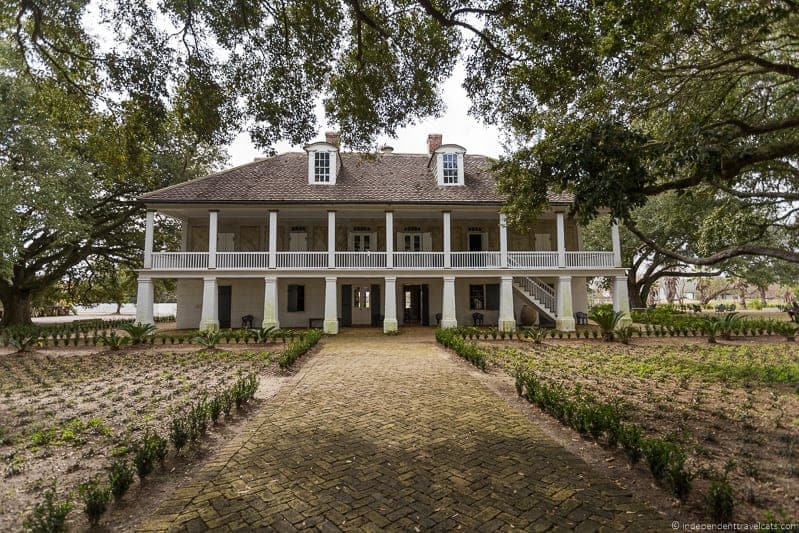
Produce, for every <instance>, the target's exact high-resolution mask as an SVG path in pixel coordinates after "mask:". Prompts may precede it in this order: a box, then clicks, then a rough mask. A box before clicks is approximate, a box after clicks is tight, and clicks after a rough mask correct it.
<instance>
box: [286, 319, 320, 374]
mask: <svg viewBox="0 0 799 533" xmlns="http://www.w3.org/2000/svg"><path fill="white" fill-rule="evenodd" d="M321 338H322V331H321V330H318V329H312V330H310V331H308V332H307V333H305V334H304V335H302V336H301V337H300V339H299V340H298V341H295V342H292V343H291V344H289V345H288V347H287V348H286V349H285V350H283V353H281V354H280V357H278V360H277V364H278V365H280V368H282V369H284V370H285V369H287V368H289V367H290V366H291V365H293V364H294V362H295V361H296V360H297V359H299V358H300V357H302V356H303V355H305V353H306V352H307V351H308V350H310V349H311V348H313V347H314V346H316V343H317V342H319V340H320V339H321Z"/></svg>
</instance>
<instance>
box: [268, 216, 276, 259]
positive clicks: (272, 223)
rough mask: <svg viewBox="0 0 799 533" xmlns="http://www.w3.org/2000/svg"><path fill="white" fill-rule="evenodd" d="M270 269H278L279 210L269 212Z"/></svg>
mask: <svg viewBox="0 0 799 533" xmlns="http://www.w3.org/2000/svg"><path fill="white" fill-rule="evenodd" d="M269 268H277V210H276V209H271V210H270V211H269Z"/></svg>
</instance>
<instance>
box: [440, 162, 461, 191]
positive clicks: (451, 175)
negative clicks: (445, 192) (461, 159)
mask: <svg viewBox="0 0 799 533" xmlns="http://www.w3.org/2000/svg"><path fill="white" fill-rule="evenodd" d="M441 174H442V178H441V179H442V181H443V182H444V185H457V184H458V154H441Z"/></svg>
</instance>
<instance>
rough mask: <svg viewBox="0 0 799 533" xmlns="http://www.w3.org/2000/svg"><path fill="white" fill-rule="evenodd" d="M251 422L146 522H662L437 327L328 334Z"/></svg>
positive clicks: (352, 525) (333, 525)
mask: <svg viewBox="0 0 799 533" xmlns="http://www.w3.org/2000/svg"><path fill="white" fill-rule="evenodd" d="M248 426H249V430H248V431H247V433H245V434H241V435H240V436H239V437H237V438H236V439H234V440H232V441H231V442H230V443H229V444H228V445H227V446H226V447H225V448H224V449H223V450H222V451H221V452H220V453H219V454H218V455H217V456H216V457H215V458H214V459H213V460H212V461H210V462H209V463H208V464H207V466H206V467H205V468H204V470H203V471H202V472H200V473H199V474H198V475H197V476H196V477H195V481H193V482H191V483H189V484H187V485H185V486H183V487H181V488H180V489H178V490H176V491H175V493H174V496H173V497H172V498H170V499H168V500H167V501H165V502H164V503H163V505H162V506H161V507H160V508H159V509H158V510H157V511H156V513H155V514H154V516H153V517H152V518H151V519H150V520H149V521H148V522H147V523H146V524H145V525H144V527H143V529H147V530H158V529H175V528H184V529H188V530H196V529H206V528H231V529H238V528H249V527H256V526H260V527H266V528H270V529H279V530H293V529H300V528H304V527H311V526H313V527H318V528H321V529H326V530H331V531H334V530H338V529H367V530H368V529H382V528H390V529H410V530H413V529H414V528H416V529H418V530H421V529H429V528H438V529H453V528H458V527H460V528H464V529H467V530H473V529H476V528H481V529H489V530H490V529H496V528H509V527H515V528H525V529H528V530H544V529H548V528H552V527H559V528H562V527H575V528H580V529H586V530H593V529H597V528H599V527H600V526H602V525H607V526H610V527H613V528H616V529H623V528H629V529H632V530H636V531H637V530H641V529H644V528H647V529H648V528H653V527H657V528H660V529H662V528H663V527H664V526H665V523H664V522H663V521H662V519H660V518H659V517H658V516H657V515H656V514H655V513H654V511H651V510H650V509H648V508H647V507H645V506H644V505H643V504H641V503H639V502H638V501H637V500H635V499H634V498H633V497H632V495H631V494H629V493H628V492H626V491H624V490H622V489H620V488H619V487H618V486H616V485H614V484H612V483H611V482H610V481H608V480H607V478H605V477H603V476H601V475H599V474H597V473H595V472H594V471H593V470H592V469H591V468H590V467H588V466H587V465H586V464H585V463H584V462H582V461H581V460H580V459H578V458H577V457H575V456H574V455H572V454H570V453H569V452H567V451H565V450H564V449H563V448H562V447H560V446H559V445H557V444H555V443H554V441H552V440H551V439H550V438H549V437H547V436H546V435H545V434H544V433H543V432H542V431H541V430H540V429H538V428H537V427H536V426H535V425H533V424H532V423H530V421H529V420H528V419H527V418H526V417H525V416H524V415H523V414H521V413H520V412H518V411H517V410H515V409H513V408H512V407H510V406H509V405H508V404H507V403H506V402H505V401H504V400H503V399H502V398H500V397H499V396H497V395H496V394H494V393H492V392H490V391H489V390H487V389H486V388H485V387H483V386H482V385H481V384H480V382H479V381H478V380H476V379H475V378H474V377H472V376H471V375H469V373H468V372H467V371H466V370H464V368H463V367H461V366H459V365H458V364H456V363H455V362H454V361H453V360H452V358H451V357H450V356H449V355H448V354H447V353H446V352H444V351H443V350H442V349H441V348H440V347H438V346H437V345H436V344H435V341H434V340H433V338H432V332H431V331H430V330H425V331H424V332H422V333H416V332H410V331H406V332H405V333H404V334H403V335H400V336H398V337H387V336H383V335H382V334H380V333H377V332H374V331H366V330H352V331H349V332H346V333H344V334H343V335H340V336H338V337H337V338H333V339H327V340H326V341H325V343H324V346H323V348H322V350H321V351H320V353H319V354H317V355H316V356H314V357H313V358H312V359H310V360H308V361H307V362H306V363H305V365H304V366H303V367H302V369H301V371H300V372H299V373H298V374H297V375H296V376H295V377H294V378H293V381H292V382H290V383H287V384H286V385H285V386H284V387H283V388H282V389H281V391H280V392H279V393H278V394H277V395H276V396H275V397H274V398H273V399H272V400H271V401H270V402H269V403H268V404H267V405H266V406H265V407H264V408H263V409H262V410H261V412H260V413H259V414H258V415H256V417H255V418H253V420H252V421H251V422H250V423H249V424H248Z"/></svg>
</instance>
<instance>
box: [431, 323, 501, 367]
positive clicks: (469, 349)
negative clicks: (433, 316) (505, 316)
mask: <svg viewBox="0 0 799 533" xmlns="http://www.w3.org/2000/svg"><path fill="white" fill-rule="evenodd" d="M436 340H437V341H438V342H440V343H441V344H443V345H444V346H446V347H447V348H450V349H451V350H453V351H454V352H455V353H456V354H458V355H459V356H461V357H463V358H464V359H466V360H467V361H469V362H470V363H472V364H473V365H474V366H476V367H477V368H479V369H480V370H482V371H483V372H485V369H486V362H487V360H488V354H487V352H486V351H485V350H483V349H482V348H480V347H479V346H478V345H477V344H475V343H473V342H469V341H466V340H465V339H464V338H463V337H462V336H461V334H460V333H459V332H458V331H457V330H455V329H441V328H438V329H436Z"/></svg>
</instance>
